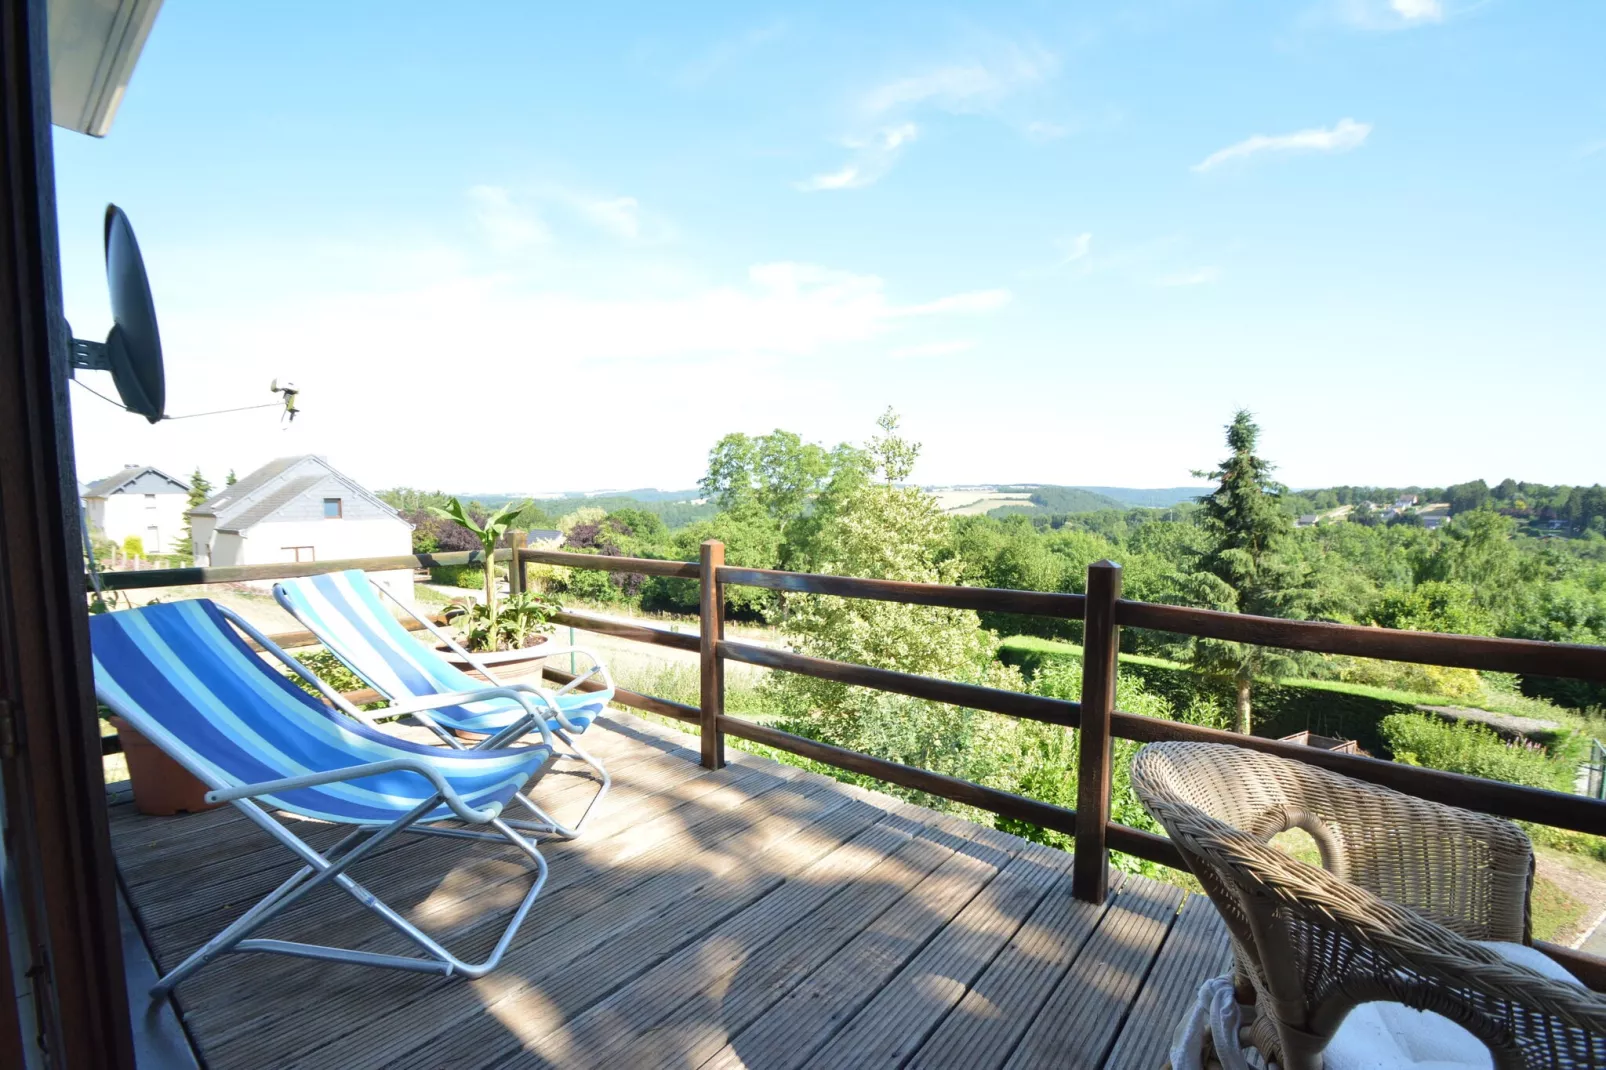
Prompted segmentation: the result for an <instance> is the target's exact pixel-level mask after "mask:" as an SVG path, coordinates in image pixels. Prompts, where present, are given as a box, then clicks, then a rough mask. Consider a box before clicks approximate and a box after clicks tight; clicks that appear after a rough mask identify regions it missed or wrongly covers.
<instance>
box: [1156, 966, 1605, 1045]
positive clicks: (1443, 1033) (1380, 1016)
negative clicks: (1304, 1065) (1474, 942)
mask: <svg viewBox="0 0 1606 1070" xmlns="http://www.w3.org/2000/svg"><path fill="white" fill-rule="evenodd" d="M1478 942H1479V943H1480V944H1482V945H1483V946H1484V947H1486V948H1488V949H1489V950H1491V951H1493V952H1495V953H1496V954H1497V955H1500V956H1501V957H1502V958H1504V959H1507V960H1508V961H1511V962H1514V963H1516V964H1518V965H1519V966H1526V967H1528V968H1529V969H1531V970H1533V971H1534V972H1536V973H1541V974H1544V975H1545V976H1546V977H1550V978H1552V979H1554V980H1557V981H1567V982H1569V983H1571V984H1575V985H1576V984H1578V983H1579V982H1578V979H1577V978H1575V977H1574V976H1573V975H1572V974H1570V973H1568V972H1567V971H1566V970H1565V969H1564V968H1562V966H1561V965H1560V964H1559V963H1557V962H1556V961H1555V960H1554V959H1552V958H1551V957H1550V956H1548V955H1546V954H1545V953H1544V952H1542V951H1539V950H1538V949H1537V948H1532V947H1525V946H1523V945H1522V944H1511V943H1503V942H1499V941H1478ZM1239 1021H1240V1015H1239V1012H1238V1007H1237V1005H1236V1004H1235V1003H1233V1002H1232V980H1231V978H1230V977H1213V978H1211V979H1210V980H1208V981H1206V982H1205V983H1204V985H1203V986H1201V987H1200V989H1199V998H1198V1001H1197V1002H1196V1003H1195V1005H1194V1008H1193V1010H1192V1012H1191V1013H1190V1015H1189V1017H1188V1018H1186V1019H1184V1020H1183V1022H1182V1024H1181V1026H1180V1027H1179V1028H1178V1030H1177V1036H1176V1039H1175V1041H1174V1042H1173V1046H1172V1070H1199V1068H1200V1067H1201V1066H1202V1064H1203V1059H1204V1050H1205V1040H1206V1038H1207V1037H1210V1036H1212V1035H1213V1037H1214V1039H1215V1052H1216V1056H1217V1058H1218V1059H1219V1061H1220V1063H1221V1065H1222V1067H1223V1068H1224V1070H1240V1068H1248V1067H1256V1066H1260V1065H1261V1061H1260V1059H1259V1057H1258V1053H1256V1054H1253V1055H1251V1054H1249V1053H1246V1052H1242V1051H1224V1050H1223V1049H1224V1047H1225V1045H1224V1044H1223V1043H1222V1041H1223V1039H1224V1038H1226V1037H1231V1036H1234V1035H1235V1034H1236V1033H1237V1030H1238V1025H1239ZM1322 1054H1323V1067H1324V1070H1489V1068H1491V1067H1492V1066H1493V1065H1494V1060H1493V1059H1492V1058H1490V1055H1489V1049H1488V1048H1486V1047H1484V1046H1483V1043H1482V1042H1481V1041H1479V1040H1478V1039H1477V1038H1476V1037H1474V1036H1473V1035H1472V1034H1471V1033H1469V1032H1467V1031H1466V1030H1465V1029H1462V1028H1461V1027H1460V1026H1458V1025H1456V1024H1455V1023H1454V1022H1452V1021H1450V1020H1449V1019H1448V1018H1445V1017H1443V1016H1442V1015H1438V1014H1434V1013H1433V1012H1431V1011H1418V1010H1412V1009H1411V1008H1410V1007H1407V1006H1405V1005H1404V1004H1403V1003H1382V1002H1379V1003H1363V1004H1361V1005H1360V1006H1358V1007H1356V1008H1355V1009H1354V1010H1352V1011H1350V1013H1349V1014H1348V1016H1346V1017H1345V1019H1344V1024H1343V1025H1341V1026H1339V1028H1338V1032H1337V1033H1335V1034H1334V1035H1333V1039H1332V1041H1331V1042H1330V1043H1329V1044H1328V1045H1327V1050H1326V1051H1325V1052H1323V1053H1322ZM1246 1055H1248V1056H1249V1057H1248V1058H1246Z"/></svg>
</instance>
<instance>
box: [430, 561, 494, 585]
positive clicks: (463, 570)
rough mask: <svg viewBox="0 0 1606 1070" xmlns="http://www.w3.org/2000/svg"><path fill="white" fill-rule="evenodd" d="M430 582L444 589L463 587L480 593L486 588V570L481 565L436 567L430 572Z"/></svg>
mask: <svg viewBox="0 0 1606 1070" xmlns="http://www.w3.org/2000/svg"><path fill="white" fill-rule="evenodd" d="M429 582H430V583H435V584H439V585H440V586H442V587H462V588H464V589H465V590H470V591H478V590H483V589H484V587H485V570H484V569H483V568H481V567H480V566H479V565H436V566H435V567H434V568H431V569H430V570H429Z"/></svg>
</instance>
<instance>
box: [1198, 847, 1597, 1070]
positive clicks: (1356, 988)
mask: <svg viewBox="0 0 1606 1070" xmlns="http://www.w3.org/2000/svg"><path fill="white" fill-rule="evenodd" d="M1207 820H1208V819H1207ZM1212 823H1213V824H1216V825H1217V827H1216V828H1214V829H1211V830H1209V832H1208V834H1207V836H1206V837H1204V839H1203V840H1201V839H1198V838H1195V837H1193V836H1189V838H1190V839H1191V840H1193V841H1194V843H1193V849H1194V850H1196V851H1198V852H1199V853H1200V854H1201V855H1202V856H1203V857H1205V858H1207V859H1208V860H1209V862H1210V864H1211V865H1212V867H1213V868H1216V869H1217V871H1218V872H1219V873H1221V875H1222V876H1224V877H1227V878H1228V879H1230V880H1231V881H1232V882H1233V883H1234V884H1236V885H1237V886H1238V887H1239V888H1240V889H1241V890H1243V891H1244V892H1245V893H1246V894H1247V895H1248V896H1249V897H1250V898H1251V899H1252V900H1259V901H1260V902H1261V903H1263V904H1264V905H1265V906H1266V907H1272V906H1275V910H1276V912H1277V914H1278V916H1279V918H1280V924H1281V925H1283V926H1287V927H1290V928H1293V929H1298V928H1304V929H1306V930H1307V935H1311V936H1315V935H1316V934H1320V938H1313V939H1292V940H1290V941H1288V944H1287V945H1286V946H1285V947H1284V948H1283V951H1284V952H1286V953H1291V954H1292V956H1293V959H1294V961H1293V962H1291V963H1289V964H1288V965H1290V966H1291V967H1292V968H1291V970H1289V971H1287V972H1286V973H1284V976H1290V977H1298V978H1300V981H1301V986H1302V988H1303V989H1304V992H1303V993H1302V994H1300V995H1298V996H1296V994H1295V993H1292V992H1283V993H1279V994H1278V995H1279V999H1278V1000H1277V1002H1278V1003H1282V1004H1283V1005H1285V1006H1286V1005H1290V1003H1289V1001H1290V999H1291V997H1292V999H1293V1002H1300V1001H1301V999H1303V1000H1306V1001H1308V1000H1309V999H1310V996H1311V994H1312V993H1325V998H1324V999H1322V1000H1320V1001H1318V1002H1314V1003H1313V1005H1311V1006H1310V1008H1309V1009H1310V1013H1311V1017H1310V1019H1309V1020H1308V1021H1306V1022H1301V1023H1288V1024H1290V1025H1293V1026H1295V1027H1296V1028H1298V1029H1300V1030H1302V1031H1305V1032H1307V1033H1310V1034H1315V1035H1330V1034H1331V1032H1332V1031H1333V1030H1336V1029H1337V1027H1338V1025H1339V1023H1340V1022H1341V1021H1342V1019H1343V1017H1344V1015H1346V1014H1347V1013H1348V1012H1349V1010H1350V1009H1352V1008H1353V1007H1354V1006H1355V1005H1356V1004H1358V1003H1362V1002H1366V1001H1369V1000H1376V999H1382V1000H1392V1001H1394V1002H1399V1003H1404V1004H1406V1005H1408V1006H1411V1007H1414V1008H1416V1009H1418V1010H1429V1011H1434V1012H1437V1013H1439V1014H1443V1015H1445V1016H1446V1017H1448V1018H1450V1019H1451V1020H1452V1021H1456V1022H1458V1023H1459V1024H1461V1025H1462V1026H1464V1027H1465V1028H1467V1029H1468V1030H1470V1031H1471V1032H1472V1033H1473V1034H1474V1035H1476V1036H1478V1037H1479V1038H1480V1039H1482V1040H1484V1041H1485V1042H1486V1043H1489V1044H1490V1045H1491V1048H1492V1049H1495V1056H1496V1066H1502V1067H1503V1066H1506V1065H1522V1064H1523V1060H1522V1059H1519V1058H1517V1056H1516V1054H1515V1049H1514V1048H1513V1047H1512V1045H1513V1044H1515V1045H1516V1046H1520V1047H1523V1048H1525V1049H1526V1048H1530V1047H1532V1046H1535V1045H1537V1046H1539V1047H1540V1048H1541V1049H1542V1050H1544V1049H1549V1050H1551V1051H1552V1053H1553V1054H1554V1046H1555V1045H1558V1044H1559V1045H1562V1046H1563V1047H1565V1048H1566V1050H1568V1051H1570V1052H1573V1053H1575V1054H1576V1053H1577V1052H1579V1051H1582V1050H1588V1051H1590V1052H1591V1053H1592V1058H1593V1059H1594V1060H1598V1061H1606V996H1602V995H1599V994H1597V993H1593V992H1591V991H1589V990H1588V989H1586V988H1584V987H1582V986H1581V985H1574V984H1569V983H1567V982H1565V981H1560V980H1556V979H1554V978H1551V977H1547V976H1545V975H1544V974H1541V973H1539V972H1537V971H1535V970H1532V969H1530V968H1528V967H1526V966H1523V965H1520V964H1518V963H1514V962H1512V961H1510V960H1508V959H1506V958H1504V957H1503V956H1501V955H1499V954H1498V953H1496V952H1495V951H1493V950H1491V949H1490V948H1488V947H1485V946H1482V945H1480V944H1477V943H1475V942H1473V941H1472V940H1469V939H1467V938H1466V937H1464V936H1462V935H1460V934H1458V933H1456V932H1454V931H1452V930H1451V929H1449V928H1447V927H1445V926H1443V925H1440V924H1438V923H1437V922H1435V921H1433V920H1431V919H1430V918H1427V917H1424V916H1423V915H1422V914H1420V913H1419V912H1417V911H1415V910H1412V909H1408V908H1406V907H1404V906H1401V905H1399V904H1397V903H1393V902H1389V901H1388V900H1385V899H1383V898H1381V897H1379V896H1377V895H1374V894H1373V893H1372V892H1370V891H1368V890H1366V889H1364V888H1359V887H1356V886H1355V885H1353V884H1351V883H1349V882H1346V881H1342V880H1339V879H1338V878H1337V877H1335V876H1333V875H1332V874H1331V873H1328V872H1327V871H1325V870H1323V869H1321V868H1319V867H1316V866H1311V865H1308V864H1306V863H1304V862H1300V861H1299V860H1297V859H1294V858H1291V857H1289V856H1288V855H1286V854H1284V853H1282V852H1281V851H1278V850H1276V849H1275V848H1272V847H1269V846H1267V845H1266V844H1264V843H1263V842H1261V841H1260V840H1259V839H1258V838H1257V837H1255V836H1252V835H1249V834H1247V833H1243V832H1240V831H1238V830H1236V829H1231V828H1230V827H1227V826H1223V825H1220V824H1219V823H1215V822H1212ZM1267 897H1269V898H1270V899H1271V900H1273V902H1271V903H1268V902H1266V899H1267ZM1310 930H1315V931H1316V932H1315V933H1311V932H1310ZM1335 941H1344V942H1348V943H1350V944H1351V945H1352V950H1355V951H1358V952H1359V953H1354V954H1339V955H1334V954H1332V952H1333V951H1334V949H1335ZM1513 1036H1514V1037H1515V1039H1514V1040H1513ZM1501 1045H1505V1046H1506V1048H1507V1053H1506V1054H1507V1057H1502V1055H1501V1051H1500V1050H1498V1049H1499V1047H1500V1046H1501ZM1551 1062H1554V1063H1555V1064H1556V1065H1573V1064H1572V1063H1568V1062H1566V1061H1565V1060H1559V1059H1558V1060H1550V1059H1541V1060H1539V1061H1538V1063H1539V1064H1541V1065H1543V1064H1548V1063H1551ZM1530 1064H1531V1063H1530ZM1577 1065H1595V1063H1594V1062H1589V1063H1584V1062H1580V1063H1578V1064H1577Z"/></svg>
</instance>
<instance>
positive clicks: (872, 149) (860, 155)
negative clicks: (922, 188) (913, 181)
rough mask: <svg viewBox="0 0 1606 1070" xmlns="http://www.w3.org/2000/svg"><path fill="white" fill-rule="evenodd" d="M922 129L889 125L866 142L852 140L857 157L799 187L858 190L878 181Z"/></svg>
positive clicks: (852, 146)
mask: <svg viewBox="0 0 1606 1070" xmlns="http://www.w3.org/2000/svg"><path fill="white" fill-rule="evenodd" d="M919 134H920V128H919V127H917V126H916V125H915V124H914V123H900V124H898V125H897V126H889V127H887V128H885V129H883V130H880V131H877V132H876V134H875V135H874V136H872V137H870V138H868V139H866V140H864V141H849V142H848V143H847V147H848V148H850V149H853V150H855V151H854V158H853V159H852V160H850V161H849V162H848V163H846V164H843V165H842V167H841V168H839V169H838V170H835V171H827V172H824V173H823V174H818V175H815V176H813V177H812V178H809V179H805V180H804V181H802V182H799V183H798V184H797V187H798V189H800V190H803V191H804V192H809V193H812V192H816V191H819V190H838V189H858V188H860V187H863V186H869V185H872V184H874V183H876V182H879V181H880V180H881V179H882V178H883V177H885V176H886V174H887V172H888V171H891V170H892V165H893V164H894V163H896V162H897V159H898V155H899V153H900V152H902V150H903V147H904V146H905V145H908V144H909V143H910V142H912V141H914V140H915V138H916V137H918V136H919Z"/></svg>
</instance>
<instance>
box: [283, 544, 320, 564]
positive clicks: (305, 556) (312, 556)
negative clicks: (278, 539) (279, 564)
mask: <svg viewBox="0 0 1606 1070" xmlns="http://www.w3.org/2000/svg"><path fill="white" fill-rule="evenodd" d="M279 552H280V553H282V554H289V555H290V560H292V561H316V560H318V554H317V552H316V551H315V550H314V549H313V548H312V547H310V546H281V547H279Z"/></svg>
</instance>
